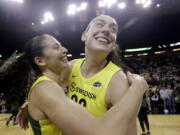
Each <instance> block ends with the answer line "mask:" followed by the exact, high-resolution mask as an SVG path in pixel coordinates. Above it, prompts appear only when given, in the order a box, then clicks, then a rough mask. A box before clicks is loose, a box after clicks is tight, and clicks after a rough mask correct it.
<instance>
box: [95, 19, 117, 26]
mask: <svg viewBox="0 0 180 135" xmlns="http://www.w3.org/2000/svg"><path fill="white" fill-rule="evenodd" d="M94 21H95V22H96V21H101V22H105V21H104V20H103V19H100V18H98V19H96V20H94ZM111 25H114V26H116V27H118V25H117V24H116V23H114V22H112V23H111Z"/></svg>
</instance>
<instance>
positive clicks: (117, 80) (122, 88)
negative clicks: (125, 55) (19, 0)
mask: <svg viewBox="0 0 180 135" xmlns="http://www.w3.org/2000/svg"><path fill="white" fill-rule="evenodd" d="M128 89H129V82H128V79H127V76H126V74H125V73H124V72H123V71H119V72H117V73H116V74H115V75H114V76H113V77H112V79H111V81H110V83H109V86H108V89H107V93H106V103H107V104H110V105H112V106H114V105H115V104H117V103H118V102H119V101H120V100H121V99H122V97H123V96H124V95H125V93H126V92H127V91H128ZM126 104H128V101H127V103H126ZM119 113H121V112H119ZM136 134H137V129H136V114H134V119H133V120H132V122H131V123H130V125H129V130H128V133H127V135H136Z"/></svg>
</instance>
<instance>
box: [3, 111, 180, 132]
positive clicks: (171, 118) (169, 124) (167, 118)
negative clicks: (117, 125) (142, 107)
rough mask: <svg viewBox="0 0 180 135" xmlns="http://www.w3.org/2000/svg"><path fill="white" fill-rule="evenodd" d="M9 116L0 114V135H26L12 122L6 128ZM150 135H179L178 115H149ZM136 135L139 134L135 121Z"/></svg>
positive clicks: (179, 121) (179, 120)
mask: <svg viewBox="0 0 180 135" xmlns="http://www.w3.org/2000/svg"><path fill="white" fill-rule="evenodd" d="M9 116H10V114H0V135H28V132H27V131H24V130H21V129H20V128H19V126H18V125H15V126H13V125H12V122H11V123H10V124H9V126H8V127H7V126H6V120H7V118H8V117H9ZM148 118H149V123H150V130H151V135H180V115H149V116H148ZM137 126H138V135H140V134H141V129H140V126H139V122H138V120H137Z"/></svg>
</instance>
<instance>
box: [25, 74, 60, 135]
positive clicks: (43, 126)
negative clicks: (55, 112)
mask: <svg viewBox="0 0 180 135" xmlns="http://www.w3.org/2000/svg"><path fill="white" fill-rule="evenodd" d="M44 80H48V81H53V80H52V79H50V78H48V77H46V76H41V77H39V78H38V79H37V80H36V81H35V82H34V83H33V85H32V87H31V89H30V92H29V95H28V99H29V96H30V94H31V91H32V88H33V87H34V86H36V85H37V84H38V83H40V82H41V81H44ZM29 122H30V129H29V131H28V132H29V135H62V132H61V131H60V129H59V128H57V127H56V126H55V125H54V124H53V123H52V122H51V121H50V120H38V121H37V120H34V119H33V118H32V117H31V116H29Z"/></svg>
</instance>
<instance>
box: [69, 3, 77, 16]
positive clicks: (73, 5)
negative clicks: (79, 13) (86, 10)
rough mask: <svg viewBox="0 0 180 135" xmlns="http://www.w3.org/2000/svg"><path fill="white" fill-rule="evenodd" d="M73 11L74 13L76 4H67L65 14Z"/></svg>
mask: <svg viewBox="0 0 180 135" xmlns="http://www.w3.org/2000/svg"><path fill="white" fill-rule="evenodd" d="M75 13H76V4H71V5H69V7H68V11H67V14H68V15H73V14H75Z"/></svg>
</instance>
